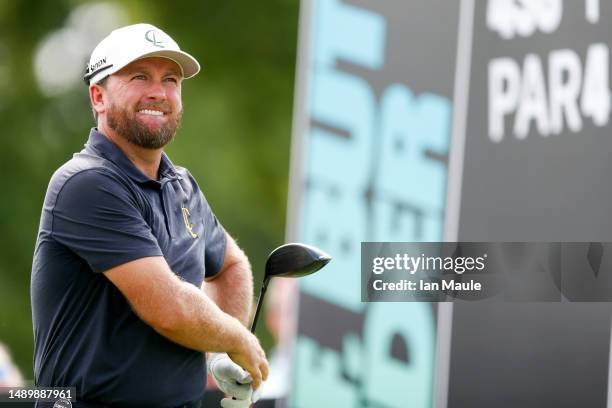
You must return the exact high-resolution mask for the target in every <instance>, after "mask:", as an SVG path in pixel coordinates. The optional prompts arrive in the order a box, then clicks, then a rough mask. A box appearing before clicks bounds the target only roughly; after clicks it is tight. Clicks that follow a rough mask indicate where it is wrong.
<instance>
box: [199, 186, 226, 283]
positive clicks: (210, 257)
mask: <svg viewBox="0 0 612 408" xmlns="http://www.w3.org/2000/svg"><path fill="white" fill-rule="evenodd" d="M200 194H202V193H201V192H200ZM202 203H203V206H204V208H203V210H202V216H203V218H204V220H203V222H204V231H205V237H204V238H205V240H206V241H205V253H204V263H205V267H206V273H205V277H206V278H210V277H213V276H215V275H216V274H217V273H219V271H220V270H221V267H222V266H223V260H224V259H225V247H226V245H227V236H226V232H225V229H224V228H223V226H222V225H221V223H220V222H219V220H218V219H217V217H216V216H215V214H214V213H213V212H212V209H211V208H210V206H209V205H208V202H207V201H206V198H205V197H204V195H203V194H202Z"/></svg>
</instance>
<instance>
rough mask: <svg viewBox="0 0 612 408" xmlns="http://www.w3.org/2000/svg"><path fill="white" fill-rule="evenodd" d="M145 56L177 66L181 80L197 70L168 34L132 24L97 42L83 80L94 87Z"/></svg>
mask: <svg viewBox="0 0 612 408" xmlns="http://www.w3.org/2000/svg"><path fill="white" fill-rule="evenodd" d="M146 57H163V58H168V59H171V60H172V61H174V62H176V63H177V64H178V66H179V67H181V70H182V71H183V77H184V78H185V79H187V78H191V77H192V76H194V75H195V74H197V73H198V72H199V71H200V64H199V63H198V61H197V60H196V59H195V58H194V57H192V56H191V55H189V54H187V53H186V52H184V51H181V49H180V48H179V46H178V44H177V43H176V42H175V41H174V40H173V39H172V38H170V36H169V35H168V34H166V33H164V32H163V31H162V30H160V29H159V28H157V27H155V26H153V25H151V24H134V25H129V26H125V27H121V28H118V29H116V30H114V31H112V32H111V33H110V34H109V35H108V36H106V37H105V38H104V39H103V40H102V41H100V43H99V44H98V45H97V46H96V48H94V50H93V52H92V53H91V57H90V59H89V64H87V68H86V70H85V76H84V77H83V80H84V81H85V83H86V84H88V85H90V84H94V83H96V82H98V81H100V80H102V79H104V78H106V77H107V76H109V75H112V74H114V73H115V72H117V71H119V70H120V69H121V68H123V67H125V66H126V65H128V64H129V63H130V62H132V61H135V60H137V59H141V58H146Z"/></svg>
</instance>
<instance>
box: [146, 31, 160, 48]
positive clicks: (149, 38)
mask: <svg viewBox="0 0 612 408" xmlns="http://www.w3.org/2000/svg"><path fill="white" fill-rule="evenodd" d="M156 32H157V30H149V31H147V32H146V33H145V40H147V41H148V42H150V43H151V44H153V45H154V46H156V47H159V48H165V47H164V46H163V45H162V43H163V41H162V40H159V39H158V38H157V36H156V34H155V33H156Z"/></svg>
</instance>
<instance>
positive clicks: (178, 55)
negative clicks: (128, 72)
mask: <svg viewBox="0 0 612 408" xmlns="http://www.w3.org/2000/svg"><path fill="white" fill-rule="evenodd" d="M150 57H162V58H168V59H170V60H172V61H174V62H176V63H177V64H178V66H179V67H180V68H181V70H182V71H183V77H184V78H185V79H187V78H191V77H193V76H194V75H196V74H197V73H198V72H200V64H199V63H198V61H197V60H196V59H195V58H193V57H192V56H191V55H189V54H187V53H186V52H184V51H177V50H159V51H153V52H149V53H146V54H143V55H141V56H140V57H138V58H136V59H134V60H133V61H130V62H129V63H128V64H130V63H132V62H134V61H137V60H141V59H143V58H150ZM128 64H126V65H128ZM121 68H123V67H121ZM121 68H119V69H121Z"/></svg>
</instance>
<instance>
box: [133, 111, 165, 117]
mask: <svg viewBox="0 0 612 408" xmlns="http://www.w3.org/2000/svg"><path fill="white" fill-rule="evenodd" d="M138 112H140V113H144V114H145V115H152V116H164V112H161V111H156V110H152V109H142V110H139V111H138Z"/></svg>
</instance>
